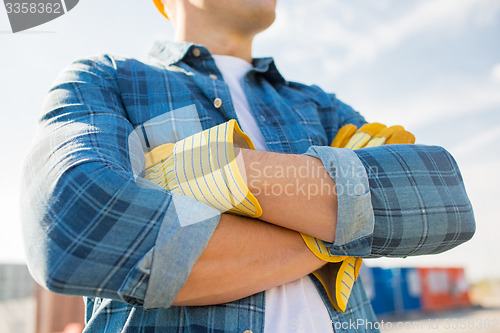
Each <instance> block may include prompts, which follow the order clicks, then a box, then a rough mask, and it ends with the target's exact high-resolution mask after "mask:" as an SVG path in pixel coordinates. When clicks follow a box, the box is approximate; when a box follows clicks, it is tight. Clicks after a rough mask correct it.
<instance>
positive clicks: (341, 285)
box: [313, 257, 361, 312]
mask: <svg viewBox="0 0 500 333" xmlns="http://www.w3.org/2000/svg"><path fill="white" fill-rule="evenodd" d="M358 259H359V260H361V259H360V258H354V257H346V259H344V260H343V261H341V262H337V263H328V264H326V265H324V266H323V267H321V268H320V269H318V270H317V271H315V272H314V273H313V275H314V276H315V277H316V278H317V279H318V280H319V281H320V282H321V284H322V285H323V287H324V288H325V290H326V293H327V295H328V299H329V300H330V302H331V303H332V305H333V307H334V308H335V309H337V310H338V311H342V312H343V311H345V310H346V308H347V302H348V300H349V297H350V295H351V291H352V287H353V285H354V282H355V281H356V278H357V275H356V263H357V262H358V261H359V260H358Z"/></svg>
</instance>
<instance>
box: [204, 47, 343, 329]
mask: <svg viewBox="0 0 500 333" xmlns="http://www.w3.org/2000/svg"><path fill="white" fill-rule="evenodd" d="M213 57H214V60H215V63H216V65H217V67H218V68H219V71H220V72H221V73H222V76H223V77H224V81H225V82H226V83H227V85H228V86H229V91H230V92H231V98H232V100H233V104H234V107H235V111H236V115H237V116H238V120H239V124H240V126H241V128H242V130H243V131H244V132H245V133H246V134H247V135H248V136H249V137H250V138H251V139H252V141H253V143H254V145H255V147H256V149H257V150H267V145H266V142H265V140H264V136H263V135H262V132H261V131H260V129H259V127H258V126H257V123H256V122H255V118H254V117H253V114H252V112H251V111H250V106H249V104H248V100H247V98H246V95H245V92H244V91H243V79H244V77H245V74H246V73H247V72H248V71H249V70H250V69H251V68H252V65H251V64H249V63H248V62H246V61H245V60H243V59H240V58H235V57H231V56H223V55H214V56H213ZM264 332H265V333H289V332H297V333H329V332H332V333H333V329H332V324H331V320H330V315H329V314H328V311H327V309H326V307H325V305H324V304H323V300H322V299H321V296H320V295H319V293H318V291H317V290H316V287H315V286H314V284H313V282H312V281H311V279H310V278H309V277H308V276H305V277H303V278H301V279H299V280H297V281H294V282H291V283H287V284H285V285H282V286H279V287H275V288H272V289H269V290H266V313H265V325H264Z"/></svg>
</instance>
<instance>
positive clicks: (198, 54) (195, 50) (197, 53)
mask: <svg viewBox="0 0 500 333" xmlns="http://www.w3.org/2000/svg"><path fill="white" fill-rule="evenodd" d="M200 54H201V51H200V49H199V48H197V47H195V48H194V49H193V55H194V56H195V57H199V56H200Z"/></svg>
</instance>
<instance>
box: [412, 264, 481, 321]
mask: <svg viewBox="0 0 500 333" xmlns="http://www.w3.org/2000/svg"><path fill="white" fill-rule="evenodd" d="M418 270H419V275H420V280H421V287H422V290H421V292H422V294H421V299H420V301H421V304H422V310H423V311H428V312H435V311H441V310H448V309H455V308H462V307H468V306H470V305H471V303H470V299H469V285H468V284H467V280H466V279H465V272H464V269H463V268H418Z"/></svg>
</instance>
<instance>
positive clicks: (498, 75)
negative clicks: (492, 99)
mask: <svg viewBox="0 0 500 333" xmlns="http://www.w3.org/2000/svg"><path fill="white" fill-rule="evenodd" d="M491 79H492V81H493V82H495V83H500V63H498V64H496V65H495V66H494V67H493V69H492V70H491Z"/></svg>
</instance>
